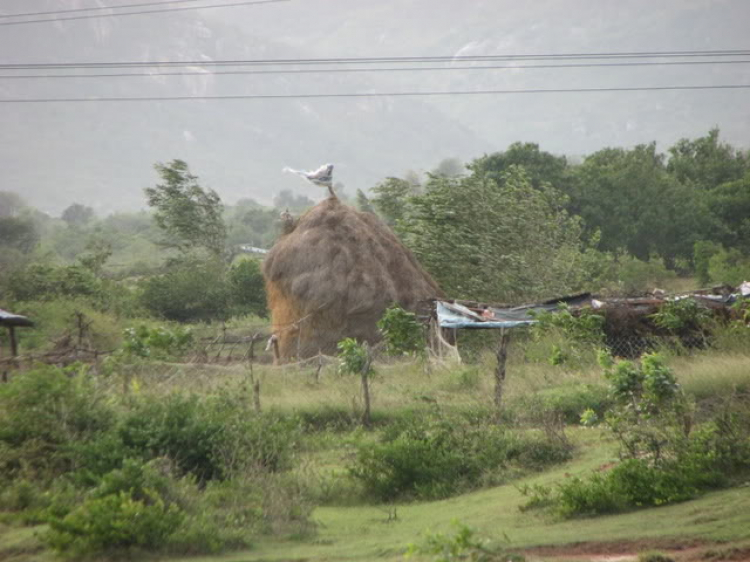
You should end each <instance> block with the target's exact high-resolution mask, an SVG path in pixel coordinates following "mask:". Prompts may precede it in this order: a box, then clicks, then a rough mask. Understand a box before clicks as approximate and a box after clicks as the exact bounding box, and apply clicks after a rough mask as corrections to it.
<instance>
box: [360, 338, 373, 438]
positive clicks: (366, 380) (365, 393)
mask: <svg viewBox="0 0 750 562" xmlns="http://www.w3.org/2000/svg"><path fill="white" fill-rule="evenodd" d="M363 345H364V348H365V352H366V353H367V358H366V359H365V364H364V366H363V367H362V373H361V376H362V399H363V400H364V403H365V411H364V412H362V425H363V426H364V427H366V428H367V429H370V427H371V426H372V418H371V416H370V365H372V355H370V346H369V345H368V344H367V342H365V343H364V344H363Z"/></svg>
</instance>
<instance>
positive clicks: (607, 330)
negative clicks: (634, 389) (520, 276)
mask: <svg viewBox="0 0 750 562" xmlns="http://www.w3.org/2000/svg"><path fill="white" fill-rule="evenodd" d="M743 298H745V299H746V298H750V283H748V282H745V283H743V284H741V285H740V286H739V287H736V288H733V287H724V286H720V287H713V288H710V289H700V290H697V291H692V292H689V293H681V294H675V295H667V294H665V293H664V292H663V291H659V290H655V291H654V292H653V293H652V294H649V295H644V296H640V297H628V298H613V297H597V296H594V295H591V294H590V293H582V294H579V295H573V296H569V297H562V298H556V299H550V300H547V301H544V302H540V303H534V304H526V305H521V306H514V307H511V306H505V305H497V304H484V303H479V302H473V301H459V300H447V301H441V300H434V301H432V302H431V303H430V309H431V310H429V311H428V314H427V315H428V316H429V317H431V318H432V319H434V320H435V321H436V325H437V326H439V327H440V328H441V329H443V330H446V329H448V330H459V329H470V330H478V329H479V330H481V329H485V330H486V329H511V328H518V327H521V326H527V325H530V324H533V323H535V319H534V316H533V313H534V312H541V311H547V312H554V311H556V310H558V309H559V306H560V305H561V304H565V305H567V307H568V309H569V310H570V312H571V313H572V314H574V315H577V314H581V313H582V312H583V311H585V310H589V311H591V312H593V313H595V314H599V315H601V316H602V317H603V318H604V324H603V331H604V336H605V342H604V343H605V345H606V346H607V347H609V348H610V350H611V351H612V353H614V354H616V355H620V356H625V357H638V356H640V355H641V354H642V353H644V352H646V351H648V350H649V349H652V348H654V347H657V346H658V344H659V339H660V338H661V339H663V338H672V339H675V338H677V339H678V340H680V343H681V344H682V345H684V346H686V347H696V346H704V345H705V344H706V338H705V334H704V333H693V332H691V331H690V330H685V331H684V332H683V333H680V334H674V333H670V332H669V331H668V330H665V329H664V328H662V327H660V326H658V325H657V323H656V322H654V319H653V315H654V314H655V313H657V312H658V311H659V310H660V309H661V308H662V307H663V306H665V305H666V304H667V303H670V302H674V301H680V300H684V299H692V300H694V301H695V302H696V303H697V305H698V306H699V307H701V308H703V309H705V310H706V311H707V312H708V313H709V314H711V315H713V316H716V317H724V318H728V317H730V316H731V307H732V305H733V304H734V303H735V302H737V300H738V299H743Z"/></svg>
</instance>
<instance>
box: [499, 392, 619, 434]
mask: <svg viewBox="0 0 750 562" xmlns="http://www.w3.org/2000/svg"><path fill="white" fill-rule="evenodd" d="M610 404H611V399H610V397H609V396H608V394H607V389H606V387H604V386H603V385H598V384H583V383H582V384H569V385H565V386H560V387H557V388H551V389H546V390H542V391H540V392H538V393H537V394H536V395H534V396H530V397H524V398H521V399H519V400H518V402H517V404H515V405H514V410H516V411H518V412H519V415H520V417H522V418H526V419H530V421H532V422H538V421H539V420H540V418H542V417H545V416H548V415H558V416H561V417H562V419H563V420H565V422H566V423H568V424H577V423H579V422H580V419H581V414H582V413H583V412H585V411H586V410H592V411H593V412H594V413H595V414H597V415H599V416H600V417H601V416H603V415H604V412H605V411H606V410H607V408H608V407H609V405H610Z"/></svg>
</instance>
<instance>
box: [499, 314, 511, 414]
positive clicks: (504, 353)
mask: <svg viewBox="0 0 750 562" xmlns="http://www.w3.org/2000/svg"><path fill="white" fill-rule="evenodd" d="M509 343H510V334H509V333H507V332H506V331H505V328H501V329H500V344H499V345H498V347H497V351H496V352H495V357H497V366H496V367H495V408H496V410H497V413H498V414H499V413H500V409H501V407H502V402H503V387H504V386H505V363H506V361H507V360H508V344H509Z"/></svg>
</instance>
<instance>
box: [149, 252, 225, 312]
mask: <svg viewBox="0 0 750 562" xmlns="http://www.w3.org/2000/svg"><path fill="white" fill-rule="evenodd" d="M225 269H226V268H225V265H224V263H223V262H221V261H220V260H211V259H205V260H200V259H197V258H195V259H184V260H182V261H179V262H176V263H173V264H172V265H171V266H170V268H169V270H168V271H167V272H166V273H164V274H162V275H156V276H153V277H150V278H148V279H147V280H146V281H145V282H144V283H143V284H142V286H141V290H142V292H141V298H140V300H141V304H142V305H143V307H144V308H146V309H147V310H148V311H149V312H151V313H152V314H154V315H155V316H158V317H161V318H164V319H166V320H174V321H177V322H207V321H211V320H226V319H227V318H228V317H229V316H230V306H231V292H230V290H229V285H228V283H227V278H226V272H225Z"/></svg>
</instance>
